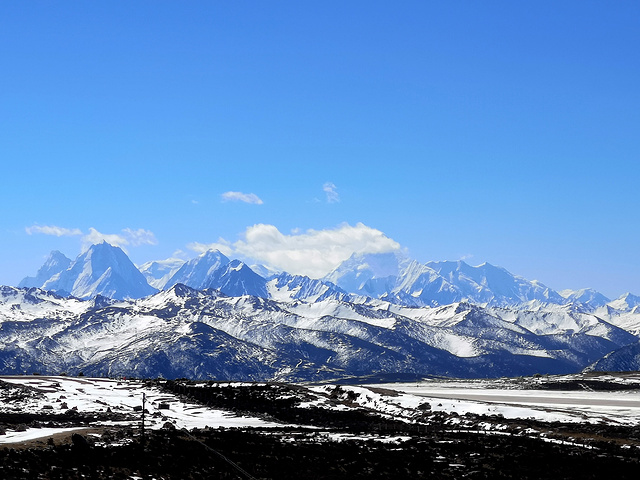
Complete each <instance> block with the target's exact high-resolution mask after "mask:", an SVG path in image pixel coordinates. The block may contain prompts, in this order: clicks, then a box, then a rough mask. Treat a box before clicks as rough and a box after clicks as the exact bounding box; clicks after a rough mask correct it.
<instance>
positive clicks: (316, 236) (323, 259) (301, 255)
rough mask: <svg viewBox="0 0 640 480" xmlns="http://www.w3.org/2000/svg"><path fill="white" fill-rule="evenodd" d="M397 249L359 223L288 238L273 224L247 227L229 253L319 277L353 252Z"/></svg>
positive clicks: (312, 231) (373, 230) (395, 244)
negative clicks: (242, 237) (242, 236)
mask: <svg viewBox="0 0 640 480" xmlns="http://www.w3.org/2000/svg"><path fill="white" fill-rule="evenodd" d="M399 248H400V244H398V243H397V242H396V241H394V240H392V239H391V238H389V237H387V236H386V235H385V234H384V233H383V232H381V231H380V230H376V229H375V228H371V227H368V226H366V225H364V224H362V223H358V224H356V225H355V226H351V225H348V224H343V225H340V226H339V227H337V228H334V229H326V230H307V231H306V232H304V233H299V234H291V235H285V234H283V233H281V232H280V231H279V230H278V229H277V228H276V227H275V226H273V225H265V224H258V225H254V226H252V227H248V228H247V230H246V231H245V233H244V239H242V240H238V241H237V242H235V243H234V244H233V250H234V252H233V253H237V254H240V255H243V256H246V257H249V258H252V259H255V260H257V261H260V262H264V263H266V264H268V265H269V266H271V267H274V268H277V269H282V270H285V271H287V272H290V273H294V274H301V275H307V276H309V277H312V278H319V277H322V276H324V275H326V274H327V273H329V272H330V271H331V270H333V269H334V268H335V267H337V266H338V265H339V264H340V263H342V262H343V261H345V260H346V259H347V258H349V257H350V256H351V255H352V254H353V253H384V252H390V251H393V250H397V249H399Z"/></svg>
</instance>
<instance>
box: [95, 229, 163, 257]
mask: <svg viewBox="0 0 640 480" xmlns="http://www.w3.org/2000/svg"><path fill="white" fill-rule="evenodd" d="M103 241H104V242H107V243H109V244H111V245H113V246H114V247H120V248H122V249H123V250H124V251H125V252H126V251H127V249H126V247H127V246H132V247H138V246H140V245H157V244H158V240H157V239H156V236H155V235H154V234H153V232H151V231H149V230H145V229H144V228H139V229H137V230H133V229H131V228H125V229H123V230H122V233H102V232H99V231H98V230H96V229H95V228H93V227H91V228H89V233H87V234H86V235H85V236H83V237H82V249H83V250H86V249H87V248H89V247H90V246H91V245H94V244H96V243H101V242H103Z"/></svg>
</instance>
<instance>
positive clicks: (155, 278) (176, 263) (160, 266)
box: [138, 258, 186, 290]
mask: <svg viewBox="0 0 640 480" xmlns="http://www.w3.org/2000/svg"><path fill="white" fill-rule="evenodd" d="M185 263H186V262H185V261H184V260H182V259H180V258H167V259H166V260H154V261H152V262H146V263H143V264H142V265H140V266H139V267H138V270H140V273H142V274H143V275H144V277H145V278H146V279H147V283H148V284H149V285H151V286H152V287H153V288H157V289H158V290H163V289H164V288H165V286H166V285H167V282H168V281H169V280H170V279H171V277H173V275H174V274H175V273H176V272H177V271H178V270H179V269H180V267H182V266H183V265H184V264H185Z"/></svg>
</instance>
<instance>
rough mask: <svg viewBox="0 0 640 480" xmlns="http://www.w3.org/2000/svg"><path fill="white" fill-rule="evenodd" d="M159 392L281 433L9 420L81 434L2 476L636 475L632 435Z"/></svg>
mask: <svg viewBox="0 0 640 480" xmlns="http://www.w3.org/2000/svg"><path fill="white" fill-rule="evenodd" d="M159 385H161V386H162V388H165V389H166V390H167V391H168V392H172V393H174V394H178V395H179V396H180V397H184V398H185V399H188V400H189V401H191V402H198V403H201V404H205V405H209V406H211V407H215V408H219V409H225V410H230V411H235V412H241V413H246V414H251V415H254V416H262V417H264V418H267V419H271V420H274V421H280V422H283V423H282V426H281V427H278V428H268V429H266V428H232V429H229V428H227V429H224V428H222V429H211V428H204V429H193V430H191V431H186V430H181V429H176V428H175V427H174V426H173V425H171V424H166V425H165V427H164V428H162V429H159V430H153V431H150V430H147V431H145V432H143V431H142V429H140V428H132V427H113V426H109V427H101V428H99V429H96V428H91V426H92V425H94V424H95V420H96V418H94V417H95V416H91V415H84V414H83V413H82V412H79V413H77V414H75V416H73V415H72V417H73V418H70V417H69V415H65V414H54V413H52V414H51V415H50V416H49V417H41V416H33V415H32V416H27V415H22V414H20V413H15V414H4V415H3V416H2V417H1V418H0V429H7V428H10V427H11V428H14V427H15V424H17V423H20V424H23V425H25V426H35V425H40V426H43V425H66V426H78V427H85V428H86V429H85V430H81V431H78V432H76V433H73V434H72V433H68V434H60V435H56V436H54V437H51V438H45V439H42V440H37V441H30V442H25V443H22V444H12V445H5V446H3V447H1V448H0V478H3V479H13V478H15V479H32V478H41V479H75V478H88V479H106V478H122V479H125V478H127V479H128V478H132V477H140V478H144V479H151V478H156V479H161V478H162V479H183V478H184V479H189V478H194V479H196V478H197V479H201V478H222V479H225V478H229V479H235V478H260V479H301V478H305V479H306V478H309V479H341V478H349V479H351V478H388V479H395V478H397V479H411V478H435V479H461V478H470V479H481V478H482V479H484V478H487V479H489V478H491V479H503V478H504V479H507V478H519V479H581V480H582V479H599V478H611V476H612V474H613V473H612V472H615V478H616V479H627V478H628V479H631V478H633V479H636V478H637V475H638V471H639V469H640V427H638V426H608V425H603V424H602V425H594V424H562V423H558V422H556V423H544V422H538V421H534V420H523V419H511V420H509V419H504V418H502V417H500V416H479V415H471V414H467V415H465V416H462V417H458V416H457V415H456V414H455V413H452V414H445V413H443V412H431V410H430V408H429V406H428V405H426V404H425V405H424V406H421V407H420V408H419V410H420V412H421V414H420V416H419V417H418V418H416V419H415V421H413V422H407V421H401V420H400V419H394V418H390V417H386V416H384V415H381V414H379V413H376V412H373V411H370V410H367V409H364V408H359V407H358V406H357V405H355V404H353V403H352V401H353V399H354V398H353V396H354V394H353V392H349V391H347V390H344V389H343V388H342V387H339V386H336V387H334V389H333V390H332V391H331V393H330V395H329V398H330V400H331V401H332V402H335V404H336V405H337V406H340V407H342V408H338V409H326V408H317V407H313V406H309V405H304V402H305V401H307V400H309V397H308V393H307V390H306V389H305V388H304V387H298V386H290V385H285V384H268V385H265V384H258V385H251V384H248V385H244V386H229V385H224V384H217V383H214V382H208V383H202V382H200V383H196V382H190V381H171V382H159ZM23 393H24V394H25V395H29V394H30V392H29V390H28V389H25V390H24V392H23ZM18 394H19V391H18ZM104 415H105V416H106V417H105V418H107V417H108V413H106V412H105V414H104ZM287 424H290V425H297V426H287ZM487 425H488V426H489V427H487ZM492 425H493V426H496V427H497V426H500V428H499V429H492V428H491V426H492Z"/></svg>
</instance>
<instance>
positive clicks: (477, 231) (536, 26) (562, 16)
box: [0, 1, 640, 297]
mask: <svg viewBox="0 0 640 480" xmlns="http://www.w3.org/2000/svg"><path fill="white" fill-rule="evenodd" d="M639 47H640V3H638V2H635V1H616V2H591V1H564V2H551V1H549V2H546V1H536V2H513V1H483V2H477V1H466V2H465V1H457V2H435V1H434V2H431V1H416V2H410V1H409V2H391V1H386V2H378V1H361V2H359V1H349V2H337V1H335V2H333V1H322V2H299V1H290V2H277V1H269V2H245V1H234V2H229V1H202V2H199V1H190V2H170V1H147V2H145V1H136V2H121V1H109V2H107V1H102V2H80V1H75V2H72V1H69V2H48V1H46V2H45V1H31V2H20V1H7V2H2V3H1V4H0V62H1V63H0V69H1V73H0V157H1V159H2V188H1V189H0V199H1V200H2V215H1V216H0V232H1V233H0V284H16V283H17V282H18V281H20V279H21V278H22V277H23V276H25V275H27V274H33V273H35V271H36V270H37V268H38V267H39V266H40V265H41V263H42V261H43V259H44V257H45V256H46V255H47V254H48V252H49V251H50V250H52V249H59V250H61V251H62V252H63V253H65V254H66V255H67V256H69V257H72V258H73V257H75V256H76V255H77V254H78V253H79V252H80V250H81V248H82V245H83V243H84V244H86V242H87V241H89V240H91V239H93V238H98V237H100V235H103V236H104V235H118V236H119V237H118V238H121V239H122V238H124V239H125V240H126V239H128V244H127V245H124V246H125V247H126V248H127V251H128V253H129V255H130V257H131V258H132V260H134V261H135V262H136V263H142V262H144V261H147V260H153V259H162V258H167V257H170V256H172V255H174V253H175V252H176V251H177V250H181V251H182V253H180V252H178V253H177V255H182V256H183V257H186V258H188V257H189V256H193V255H195V254H196V252H197V248H196V249H195V250H194V248H195V247H194V246H193V243H194V242H197V243H200V244H210V243H214V242H219V241H221V240H220V239H223V241H224V242H228V243H229V244H230V245H231V247H233V248H237V247H238V245H236V242H238V241H241V242H242V245H244V246H245V247H246V248H245V249H244V250H243V251H245V252H246V251H247V249H251V248H254V251H257V250H259V248H261V247H260V246H256V245H254V244H252V243H251V242H252V240H250V239H248V238H247V232H248V231H247V228H248V227H252V226H253V225H256V224H264V225H269V226H273V227H275V229H277V230H276V232H280V233H281V234H282V235H284V236H286V237H285V238H286V242H287V245H294V244H296V242H298V243H301V244H305V242H311V243H313V242H316V243H315V245H316V246H317V245H318V244H321V243H322V242H323V241H325V242H329V241H331V239H334V238H338V237H340V235H339V234H342V233H345V232H344V230H345V228H346V227H345V224H346V225H350V226H353V227H355V226H356V225H358V223H362V224H364V225H365V226H366V227H368V229H369V230H370V232H371V231H374V230H375V231H379V232H384V235H386V237H388V238H390V239H393V240H394V241H395V242H397V243H398V244H399V245H401V246H402V247H403V248H406V249H408V251H409V254H410V255H411V256H412V257H414V258H416V259H418V260H421V261H429V260H457V259H460V258H465V259H466V261H467V262H468V263H470V264H479V263H482V262H484V261H488V262H490V263H492V264H495V265H500V266H503V267H505V268H507V269H508V270H510V271H511V272H513V273H515V274H519V275H522V276H525V277H526V278H529V279H538V280H540V281H542V282H543V283H546V284H547V285H549V286H550V287H552V288H555V289H563V288H581V287H593V288H596V289H598V290H600V291H601V292H603V293H605V294H606V295H608V296H610V297H616V296H618V295H620V294H621V293H623V292H625V291H632V292H635V293H637V294H640V249H639V248H638V239H639V238H640V221H639V220H640V218H639V217H640V215H639V213H638V212H639V210H638V206H639V200H638V184H639V182H640V162H639V160H640V50H639ZM331 184H332V185H331ZM228 192H241V193H243V194H245V195H249V194H253V195H254V196H253V197H249V196H244V197H243V196H240V195H237V194H236V195H235V196H234V195H233V194H229V193H228ZM225 193H227V197H224V196H223V195H224V194H225ZM243 200H244V201H243ZM252 202H253V203H252ZM260 202H262V203H260ZM43 227H52V228H54V227H55V228H57V230H55V229H54V230H51V229H50V230H47V231H45V229H44V228H43ZM269 228H271V227H269ZM62 229H66V230H62ZM91 229H93V230H91ZM126 229H130V230H128V231H127V230H126ZM139 229H144V232H141V231H140V230H139ZM309 229H313V230H314V231H315V232H313V233H311V234H310V233H308V232H307V230H309ZM272 230H273V229H272ZM360 230H363V229H360ZM54 231H55V232H57V233H58V234H60V233H66V234H67V235H62V236H55V235H51V234H46V233H47V232H48V233H52V232H54ZM324 231H326V232H324ZM357 231H358V229H357V228H354V229H353V231H347V232H346V233H345V235H347V236H349V235H351V234H354V232H356V233H357ZM43 232H44V233H43ZM370 232H369V233H370ZM323 233H327V234H328V235H326V238H325V237H323V236H322V234H323ZM332 234H335V235H332ZM136 239H137V240H136ZM343 240H344V238H343ZM261 241H262V243H261V244H260V245H262V247H264V246H265V245H266V244H267V243H268V241H267V240H265V238H264V236H263V237H261ZM138 243H140V245H137V244H138ZM347 244H348V241H347ZM247 245H249V247H247ZM189 246H191V249H190V248H189ZM321 247H322V246H321ZM321 247H318V248H319V249H320V250H321ZM323 248H330V247H329V246H328V245H324V247H323Z"/></svg>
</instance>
